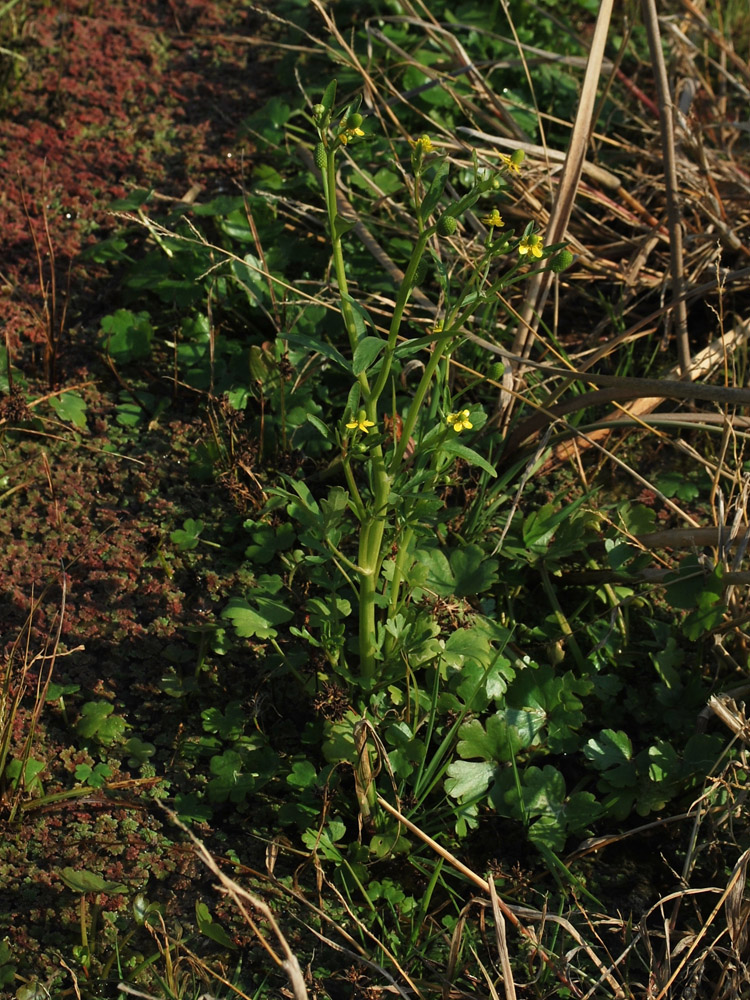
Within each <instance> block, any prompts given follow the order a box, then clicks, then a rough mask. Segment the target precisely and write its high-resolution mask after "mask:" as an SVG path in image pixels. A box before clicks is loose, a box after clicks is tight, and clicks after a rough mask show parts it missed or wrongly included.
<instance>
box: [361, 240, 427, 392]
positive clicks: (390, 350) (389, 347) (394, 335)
mask: <svg viewBox="0 0 750 1000" xmlns="http://www.w3.org/2000/svg"><path fill="white" fill-rule="evenodd" d="M433 232H434V227H431V228H430V229H428V230H425V231H424V232H422V233H420V234H419V236H418V237H417V242H416V243H415V244H414V249H413V250H412V253H411V257H410V258H409V263H408V265H407V267H406V273H405V274H404V280H403V281H402V282H401V287H400V288H399V290H398V296H397V298H396V305H395V306H394V309H393V318H392V319H391V326H390V329H389V330H388V342H387V343H386V345H385V350H384V351H383V362H382V365H381V367H380V372H379V373H378V377H377V380H376V381H375V385H374V386H373V390H372V395H373V398H374V399H375V400H378V399H380V395H381V393H382V392H383V389H384V388H385V384H386V382H387V381H388V376H389V375H390V373H391V365H392V364H393V355H394V353H395V351H396V345H397V343H398V335H399V331H400V330H401V321H402V320H403V317H404V309H405V308H406V304H407V302H408V301H409V295H410V294H411V290H412V288H413V287H414V277H415V275H416V273H417V268H418V267H419V262H420V260H421V259H422V254H423V253H424V248H425V246H426V245H427V240H428V238H429V236H430V235H431V234H432V233H433Z"/></svg>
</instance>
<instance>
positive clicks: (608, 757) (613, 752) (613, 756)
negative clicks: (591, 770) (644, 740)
mask: <svg viewBox="0 0 750 1000" xmlns="http://www.w3.org/2000/svg"><path fill="white" fill-rule="evenodd" d="M583 754H584V757H586V759H587V760H590V761H591V763H592V764H593V765H594V767H595V768H596V769H597V771H606V770H608V769H609V768H611V767H619V766H620V765H621V764H626V763H627V762H628V761H629V760H630V759H631V757H632V756H633V744H632V743H631V742H630V737H629V736H628V734H627V733H625V732H623V731H622V730H619V731H617V732H615V730H614V729H602V731H601V732H600V733H599V738H598V739H590V740H589V741H588V743H586V745H585V746H584V748H583Z"/></svg>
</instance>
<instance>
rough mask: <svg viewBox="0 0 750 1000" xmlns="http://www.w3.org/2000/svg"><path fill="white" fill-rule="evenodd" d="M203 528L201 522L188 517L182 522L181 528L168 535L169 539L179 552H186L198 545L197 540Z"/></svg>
mask: <svg viewBox="0 0 750 1000" xmlns="http://www.w3.org/2000/svg"><path fill="white" fill-rule="evenodd" d="M203 527H204V525H203V521H201V520H197V521H195V520H193V518H192V517H189V518H188V519H187V520H186V521H183V522H182V528H178V529H177V530H176V531H171V532H170V533H169V538H170V540H171V541H172V542H174V544H175V545H176V546H177V548H178V549H179V550H180V551H181V552H186V551H188V550H189V549H194V548H195V547H196V546H197V545H198V538H199V536H200V533H201V532H202V531H203Z"/></svg>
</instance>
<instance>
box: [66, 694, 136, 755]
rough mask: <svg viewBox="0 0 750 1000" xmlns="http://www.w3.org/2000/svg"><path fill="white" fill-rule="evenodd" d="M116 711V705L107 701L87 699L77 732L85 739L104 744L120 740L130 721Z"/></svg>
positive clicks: (77, 725)
mask: <svg viewBox="0 0 750 1000" xmlns="http://www.w3.org/2000/svg"><path fill="white" fill-rule="evenodd" d="M114 711H115V710H114V706H113V705H110V704H109V703H108V702H106V701H87V702H86V704H85V705H84V706H83V708H82V709H81V715H80V718H79V719H78V722H77V723H76V730H77V732H78V733H79V735H80V736H82V737H83V738H84V739H85V740H93V741H94V742H95V743H100V744H101V745H102V746H109V745H110V744H112V743H116V742H118V741H119V740H120V739H121V737H122V735H123V733H124V732H125V730H126V729H127V728H128V723H127V721H126V720H125V719H123V717H122V716H121V715H115V714H114Z"/></svg>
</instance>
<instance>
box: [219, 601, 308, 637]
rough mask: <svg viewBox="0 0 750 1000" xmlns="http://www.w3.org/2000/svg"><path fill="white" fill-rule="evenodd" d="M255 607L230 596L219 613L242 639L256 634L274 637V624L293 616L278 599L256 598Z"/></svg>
mask: <svg viewBox="0 0 750 1000" xmlns="http://www.w3.org/2000/svg"><path fill="white" fill-rule="evenodd" d="M255 603H256V605H257V607H256V608H252V607H251V606H250V605H249V604H248V602H247V601H246V600H245V599H244V598H242V597H232V598H230V600H229V602H228V604H227V606H226V607H225V608H224V610H223V611H222V613H221V617H222V618H228V619H229V620H230V621H231V622H232V624H233V625H234V627H235V629H236V630H237V634H238V635H239V636H242V638H243V639H249V638H252V637H253V636H257V637H258V638H259V639H275V638H276V636H277V635H278V632H277V631H276V629H275V628H274V625H281V624H282V623H283V622H288V621H289V620H290V618H293V617H294V615H293V613H292V612H291V611H290V610H289V609H288V608H287V607H286V606H285V605H284V604H281V603H280V602H279V601H272V600H270V599H268V598H260V597H259V598H256V602H255Z"/></svg>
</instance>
